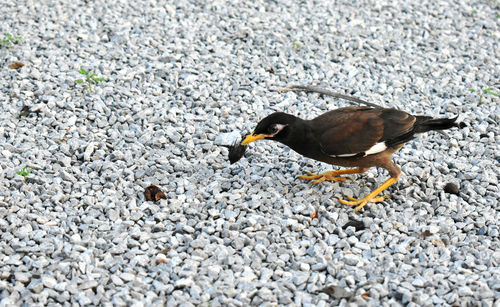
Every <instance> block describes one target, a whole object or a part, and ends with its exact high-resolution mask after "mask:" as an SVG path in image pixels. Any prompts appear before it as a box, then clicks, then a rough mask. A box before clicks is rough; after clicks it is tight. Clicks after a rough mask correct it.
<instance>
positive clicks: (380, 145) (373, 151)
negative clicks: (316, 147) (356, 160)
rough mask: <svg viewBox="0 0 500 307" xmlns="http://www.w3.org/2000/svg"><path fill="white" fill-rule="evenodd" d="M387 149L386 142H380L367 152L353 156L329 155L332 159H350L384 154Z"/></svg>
mask: <svg viewBox="0 0 500 307" xmlns="http://www.w3.org/2000/svg"><path fill="white" fill-rule="evenodd" d="M386 149H387V145H385V142H380V143H377V144H375V145H373V146H372V147H370V148H369V149H368V150H367V151H365V152H358V153H352V154H342V155H329V156H330V157H332V158H349V157H354V156H359V157H366V156H368V155H374V154H377V153H379V152H382V151H384V150H386Z"/></svg>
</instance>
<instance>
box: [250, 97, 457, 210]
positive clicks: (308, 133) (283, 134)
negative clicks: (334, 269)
mask: <svg viewBox="0 0 500 307" xmlns="http://www.w3.org/2000/svg"><path fill="white" fill-rule="evenodd" d="M456 119H457V117H455V118H436V119H434V118H432V117H429V116H415V115H411V114H408V113H406V112H403V111H400V110H396V109H387V108H382V107H364V106H363V107H345V108H340V109H337V110H333V111H329V112H326V113H324V114H323V115H320V116H318V117H316V118H314V119H311V120H303V119H300V118H298V117H296V116H293V115H290V114H286V113H282V112H277V113H273V114H271V115H269V116H267V117H266V118H264V119H263V120H261V121H260V122H259V123H258V124H257V127H256V128H255V130H254V132H253V133H252V134H250V135H249V136H247V137H246V138H245V139H244V140H243V142H242V143H241V145H247V144H249V143H251V142H254V141H257V140H262V139H268V140H274V141H278V142H280V143H282V144H285V145H286V146H288V147H290V148H291V149H293V150H294V151H296V152H297V153H299V154H301V155H303V156H306V157H308V158H311V159H314V160H317V161H321V162H325V163H328V164H333V165H338V166H344V167H354V168H351V169H346V170H338V171H329V172H326V173H323V174H313V173H309V175H306V176H300V177H299V178H301V179H305V180H313V181H312V183H313V184H316V183H319V182H323V181H325V180H330V181H342V182H344V181H345V180H346V177H340V176H339V175H345V174H358V173H364V172H366V171H367V170H368V169H369V168H370V167H373V166H378V167H382V168H384V169H386V170H387V171H388V172H389V175H390V176H391V177H390V178H389V179H387V181H385V182H384V183H383V184H382V185H381V186H379V187H378V188H376V189H375V190H373V192H371V193H369V194H368V195H366V196H365V197H363V198H361V199H355V198H351V197H348V199H349V201H346V200H343V199H340V202H341V203H342V204H344V205H348V206H356V208H355V210H356V211H358V210H360V209H361V208H363V207H364V206H365V205H366V204H367V203H369V202H380V201H382V200H383V199H384V197H380V196H378V195H379V194H380V193H381V192H382V191H383V190H385V189H387V188H388V187H389V186H391V185H392V184H393V183H395V182H396V181H397V180H398V179H399V177H400V176H401V169H400V168H399V167H398V166H397V165H396V164H394V162H392V160H391V156H392V154H393V153H395V152H396V151H397V150H398V149H400V148H401V147H402V146H403V145H404V144H405V143H406V142H408V141H410V140H412V139H413V138H414V137H415V136H416V134H418V133H423V132H427V131H432V130H444V129H449V128H451V127H459V126H460V125H459V124H457V123H456V122H455V121H456ZM460 127H461V126H460Z"/></svg>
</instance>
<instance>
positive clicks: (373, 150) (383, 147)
mask: <svg viewBox="0 0 500 307" xmlns="http://www.w3.org/2000/svg"><path fill="white" fill-rule="evenodd" d="M386 149H387V146H386V145H385V142H381V143H377V144H375V145H373V146H372V147H370V149H368V150H367V151H365V156H368V155H373V154H376V153H379V152H382V151H384V150H386Z"/></svg>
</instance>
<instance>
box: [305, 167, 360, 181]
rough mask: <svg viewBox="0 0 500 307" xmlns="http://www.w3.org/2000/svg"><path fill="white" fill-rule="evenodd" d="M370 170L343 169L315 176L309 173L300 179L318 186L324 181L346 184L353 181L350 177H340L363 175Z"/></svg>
mask: <svg viewBox="0 0 500 307" xmlns="http://www.w3.org/2000/svg"><path fill="white" fill-rule="evenodd" d="M367 170H368V168H352V169H343V170H338V171H329V172H325V173H322V174H314V173H311V172H307V173H308V175H304V176H299V177H298V179H304V180H313V182H311V184H317V183H320V182H323V181H341V182H345V181H346V180H347V179H351V180H352V178H350V177H339V175H347V174H361V173H364V172H366V171H367Z"/></svg>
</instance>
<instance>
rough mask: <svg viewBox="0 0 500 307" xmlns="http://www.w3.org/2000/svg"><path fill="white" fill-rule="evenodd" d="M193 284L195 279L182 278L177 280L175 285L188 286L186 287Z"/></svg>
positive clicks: (177, 286) (176, 286)
mask: <svg viewBox="0 0 500 307" xmlns="http://www.w3.org/2000/svg"><path fill="white" fill-rule="evenodd" d="M192 284H193V280H192V279H191V278H181V279H178V280H177V281H176V282H175V284H174V287H175V288H176V289H179V288H186V287H191V285H192Z"/></svg>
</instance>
